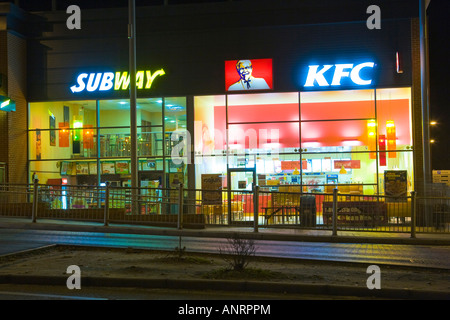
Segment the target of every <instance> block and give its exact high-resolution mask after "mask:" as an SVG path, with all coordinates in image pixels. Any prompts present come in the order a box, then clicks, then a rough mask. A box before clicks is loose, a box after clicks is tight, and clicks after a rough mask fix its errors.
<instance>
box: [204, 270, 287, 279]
mask: <svg viewBox="0 0 450 320" xmlns="http://www.w3.org/2000/svg"><path fill="white" fill-rule="evenodd" d="M202 278H204V279H224V280H273V279H288V276H287V275H285V274H283V273H281V272H274V271H270V270H264V269H259V268H245V269H243V270H239V271H237V270H233V269H230V268H221V269H217V270H213V271H209V272H206V273H204V274H203V275H202Z"/></svg>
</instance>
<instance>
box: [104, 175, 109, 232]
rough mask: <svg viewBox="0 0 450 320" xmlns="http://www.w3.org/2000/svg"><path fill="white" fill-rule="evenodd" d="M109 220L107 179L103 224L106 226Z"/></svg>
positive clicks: (107, 183)
mask: <svg viewBox="0 0 450 320" xmlns="http://www.w3.org/2000/svg"><path fill="white" fill-rule="evenodd" d="M108 221H109V181H108V182H106V187H105V210H104V225H105V227H107V226H108Z"/></svg>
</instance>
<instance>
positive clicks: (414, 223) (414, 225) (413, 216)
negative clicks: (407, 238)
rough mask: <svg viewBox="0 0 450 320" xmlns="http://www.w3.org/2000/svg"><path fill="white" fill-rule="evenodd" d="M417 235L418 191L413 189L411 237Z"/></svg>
mask: <svg viewBox="0 0 450 320" xmlns="http://www.w3.org/2000/svg"><path fill="white" fill-rule="evenodd" d="M415 237H416V192H415V191H411V238H415Z"/></svg>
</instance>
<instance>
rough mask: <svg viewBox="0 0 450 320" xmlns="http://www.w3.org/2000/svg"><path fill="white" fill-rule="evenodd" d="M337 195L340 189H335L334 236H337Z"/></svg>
mask: <svg viewBox="0 0 450 320" xmlns="http://www.w3.org/2000/svg"><path fill="white" fill-rule="evenodd" d="M337 194H338V189H337V188H334V189H333V236H337Z"/></svg>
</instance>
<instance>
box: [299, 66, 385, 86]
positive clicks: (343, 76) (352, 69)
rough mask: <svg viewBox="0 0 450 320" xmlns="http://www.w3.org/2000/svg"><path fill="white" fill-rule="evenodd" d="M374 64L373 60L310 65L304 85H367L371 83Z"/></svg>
mask: <svg viewBox="0 0 450 320" xmlns="http://www.w3.org/2000/svg"><path fill="white" fill-rule="evenodd" d="M375 66H376V65H375V63H374V62H363V63H360V64H356V65H355V64H352V63H343V64H326V65H310V66H308V74H307V76H306V81H305V82H304V87H309V88H316V87H317V88H319V87H320V88H324V87H329V86H334V87H339V86H344V85H345V86H347V85H351V86H368V85H371V84H372V81H373V76H374V75H373V69H374V68H375Z"/></svg>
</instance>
